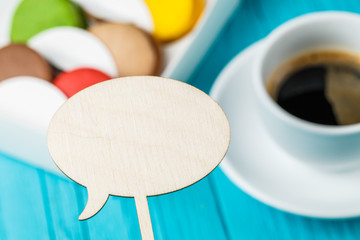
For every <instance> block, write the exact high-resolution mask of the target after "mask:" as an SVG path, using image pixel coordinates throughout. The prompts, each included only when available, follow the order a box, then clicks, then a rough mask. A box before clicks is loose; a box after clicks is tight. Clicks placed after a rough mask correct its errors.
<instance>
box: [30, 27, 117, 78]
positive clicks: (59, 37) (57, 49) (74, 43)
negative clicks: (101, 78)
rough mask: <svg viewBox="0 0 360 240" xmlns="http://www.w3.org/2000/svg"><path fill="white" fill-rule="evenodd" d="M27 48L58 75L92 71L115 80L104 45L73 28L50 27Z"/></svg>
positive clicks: (115, 75)
mask: <svg viewBox="0 0 360 240" xmlns="http://www.w3.org/2000/svg"><path fill="white" fill-rule="evenodd" d="M28 45H29V46H30V47H31V48H32V49H34V50H35V51H37V52H38V53H40V54H41V55H42V56H44V57H45V58H46V59H47V61H49V62H50V63H51V64H52V65H54V66H55V67H56V68H58V69H60V70H62V71H71V70H74V69H77V68H84V67H87V68H94V69H97V70H99V71H102V72H104V73H106V74H108V75H110V76H112V77H117V76H118V71H117V66H116V64H115V60H114V58H113V56H112V54H111V52H110V51H109V49H108V48H107V47H106V45H105V44H104V43H103V42H102V41H101V40H99V39H98V38H97V37H95V36H94V35H93V34H91V33H89V32H88V31H86V30H84V29H81V28H76V27H68V26H65V27H54V28H50V29H47V30H45V31H42V32H41V33H39V34H37V35H35V36H34V37H32V38H31V39H30V40H29V41H28Z"/></svg>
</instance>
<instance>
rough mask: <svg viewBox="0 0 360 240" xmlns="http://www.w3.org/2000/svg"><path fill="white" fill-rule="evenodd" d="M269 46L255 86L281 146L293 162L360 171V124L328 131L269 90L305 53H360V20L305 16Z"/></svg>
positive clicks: (329, 15)
mask: <svg viewBox="0 0 360 240" xmlns="http://www.w3.org/2000/svg"><path fill="white" fill-rule="evenodd" d="M264 42H265V43H264V44H263V45H262V49H261V50H260V51H259V52H260V53H259V55H258V56H257V59H256V63H255V66H254V73H253V74H254V78H253V80H254V81H253V83H254V90H255V95H256V99H257V101H258V110H259V113H260V115H261V118H262V121H263V122H264V124H265V126H266V129H267V131H268V132H269V134H270V135H271V136H272V137H273V139H274V140H275V142H277V143H278V145H279V146H280V147H281V148H283V149H284V150H285V151H286V152H288V153H289V154H290V155H292V156H293V157H295V158H297V159H299V160H301V161H305V162H307V163H311V164H312V165H314V166H318V167H321V168H323V169H335V170H344V169H352V168H354V167H358V166H360V124H353V125H346V126H327V125H320V124H315V123H311V122H308V121H305V120H302V119H299V118H297V117H295V116H293V115H291V114H290V113H288V112H286V111H285V110H283V109H282V108H281V107H280V106H279V105H278V104H277V103H276V102H275V101H274V100H273V99H272V98H271V97H270V95H269V94H268V92H267V90H266V81H268V80H269V77H270V75H271V74H272V73H274V71H275V70H276V69H277V68H278V67H279V66H280V65H282V64H283V63H285V62H286V61H288V60H290V59H292V58H294V57H296V56H299V55H301V54H303V53H306V52H310V51H313V50H324V49H327V50H329V49H331V50H345V51H347V52H349V51H350V52H352V53H356V54H360V15H358V14H352V13H345V12H334V11H331V12H321V13H311V14H307V15H303V16H300V17H298V18H295V19H293V20H290V21H288V22H286V23H285V24H283V25H281V26H280V27H278V28H277V29H275V30H274V31H273V32H272V33H270V35H269V36H268V37H267V38H266V40H265V41H264ZM359 107H360V103H359ZM269 158H271V156H269ZM264 161H266V160H264Z"/></svg>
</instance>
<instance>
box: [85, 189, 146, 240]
mask: <svg viewBox="0 0 360 240" xmlns="http://www.w3.org/2000/svg"><path fill="white" fill-rule="evenodd" d="M83 199H84V202H83V204H82V206H81V208H82V209H83V207H85V203H86V200H87V194H86V192H85V191H84V196H83ZM79 214H80V213H79ZM86 222H87V223H88V226H89V236H90V238H91V239H134V240H137V239H141V237H140V228H139V224H138V220H137V215H136V209H135V202H134V199H133V198H122V197H114V196H110V197H109V199H108V201H107V203H106V204H105V206H104V207H103V208H102V209H101V211H100V212H99V213H98V214H97V215H95V216H94V217H92V218H91V219H89V220H86Z"/></svg>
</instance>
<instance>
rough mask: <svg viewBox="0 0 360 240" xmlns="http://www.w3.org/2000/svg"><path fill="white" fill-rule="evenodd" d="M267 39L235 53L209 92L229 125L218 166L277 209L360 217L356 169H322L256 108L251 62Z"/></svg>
mask: <svg viewBox="0 0 360 240" xmlns="http://www.w3.org/2000/svg"><path fill="white" fill-rule="evenodd" d="M262 44H266V43H265V40H263V41H262V42H259V43H256V44H254V45H253V46H251V47H249V48H248V49H246V50H245V51H243V52H242V53H240V54H239V55H238V56H237V57H235V58H234V59H233V60H232V61H231V62H230V63H229V64H228V65H227V66H226V68H225V69H224V70H223V71H222V73H221V74H220V75H219V77H218V78H217V80H216V82H215V84H214V86H213V88H212V90H211V93H210V95H211V96H212V97H213V98H214V99H215V100H216V101H217V102H218V103H219V104H220V106H221V107H222V108H223V109H224V111H225V113H226V115H227V117H228V119H229V122H230V126H231V133H232V136H231V138H232V139H231V143H230V148H229V151H228V153H227V155H226V157H225V159H224V160H223V162H222V164H221V165H220V166H221V168H222V170H223V171H224V172H225V174H226V175H227V176H228V177H229V178H230V179H231V180H232V181H233V182H234V183H235V184H236V185H237V186H238V187H239V188H241V189H242V190H244V191H245V192H247V193H248V194H250V195H251V196H253V197H254V198H256V199H258V200H260V201H262V202H264V203H266V204H268V205H271V206H273V207H275V208H278V209H281V210H284V211H287V212H292V213H295V214H299V215H304V216H310V217H319V218H348V217H355V216H360V190H359V189H360V169H357V170H352V171H347V172H329V171H321V170H320V169H316V168H314V167H313V166H311V165H307V164H306V163H305V162H302V161H301V160H300V159H295V158H294V157H293V156H291V155H289V154H287V153H286V152H284V151H283V150H282V149H281V147H279V146H278V145H276V143H275V142H273V141H272V139H271V137H270V136H269V135H268V133H267V132H266V130H265V128H264V126H263V123H262V122H261V119H260V118H259V115H258V112H257V111H256V109H255V102H254V93H253V88H252V83H251V76H252V68H253V66H252V64H253V60H254V57H255V56H256V54H257V52H258V51H259V50H261V45H262Z"/></svg>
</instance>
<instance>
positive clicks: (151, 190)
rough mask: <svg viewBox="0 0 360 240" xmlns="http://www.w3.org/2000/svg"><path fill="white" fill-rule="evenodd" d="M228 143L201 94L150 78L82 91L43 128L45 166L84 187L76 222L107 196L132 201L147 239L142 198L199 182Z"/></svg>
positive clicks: (222, 120)
mask: <svg viewBox="0 0 360 240" xmlns="http://www.w3.org/2000/svg"><path fill="white" fill-rule="evenodd" d="M229 142H230V126H229V123H228V120H227V118H226V116H225V114H224V112H223V110H222V109H221V108H220V106H219V105H218V104H217V103H216V102H215V101H214V100H212V99H211V98H210V97H209V96H208V95H207V94H205V93H203V92H202V91H200V90H198V89H196V88H195V87H192V86H190V85H188V84H186V83H183V82H180V81H176V80H171V79H166V78H160V77H151V76H144V77H125V78H119V79H114V80H109V81H105V82H102V83H99V84H96V85H93V86H91V87H89V88H86V89H84V90H83V91H81V92H79V93H77V94H75V95H74V96H73V97H71V98H70V99H68V100H67V102H66V103H65V104H64V105H63V106H62V107H60V109H59V110H58V111H57V112H56V113H55V115H54V117H53V119H52V120H51V122H50V125H49V128H48V147H49V151H50V154H51V156H52V158H53V160H54V161H55V163H56V164H57V166H58V167H59V168H60V169H61V170H62V171H63V172H64V173H65V174H66V175H67V176H69V177H70V178H71V179H73V180H74V181H76V182H77V183H79V184H81V185H83V186H85V187H87V190H88V202H87V205H86V207H85V209H84V211H83V212H82V213H81V215H80V217H79V219H80V220H84V219H87V218H90V217H92V216H93V215H95V214H96V213H97V212H98V211H99V210H100V209H101V208H102V207H103V205H104V204H105V202H106V201H107V198H108V196H109V194H111V195H116V196H123V197H134V198H135V204H136V209H137V213H138V218H139V223H140V229H141V235H142V237H143V239H153V232H152V227H151V219H150V213H149V208H148V204H147V198H146V197H147V196H154V195H160V194H164V193H169V192H173V191H176V190H179V189H182V188H185V187H187V186H189V185H191V184H193V183H195V182H197V181H199V180H200V179H202V178H204V177H205V176H206V175H208V174H209V173H210V172H211V171H212V170H213V169H214V168H215V167H216V166H217V165H218V164H219V163H220V162H221V160H222V159H223V157H224V155H225V153H226V151H227V149H228V146H229Z"/></svg>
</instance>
